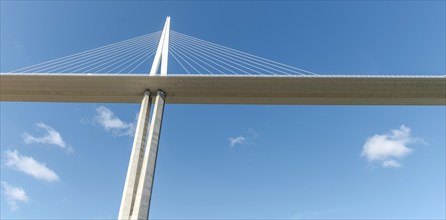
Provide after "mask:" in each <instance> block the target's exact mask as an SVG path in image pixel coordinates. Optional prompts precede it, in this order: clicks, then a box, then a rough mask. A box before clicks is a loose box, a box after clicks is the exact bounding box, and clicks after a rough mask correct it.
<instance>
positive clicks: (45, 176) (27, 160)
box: [4, 150, 60, 182]
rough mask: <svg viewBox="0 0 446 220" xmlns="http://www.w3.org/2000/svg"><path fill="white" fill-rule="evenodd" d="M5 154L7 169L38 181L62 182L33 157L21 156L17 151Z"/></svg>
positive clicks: (9, 151) (54, 173)
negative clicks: (9, 168)
mask: <svg viewBox="0 0 446 220" xmlns="http://www.w3.org/2000/svg"><path fill="white" fill-rule="evenodd" d="M5 154H6V155H5V162H4V164H5V165H6V166H7V167H11V168H13V169H16V170H18V171H21V172H23V173H25V174H27V175H30V176H32V177H34V178H36V179H39V180H44V181H47V182H55V181H58V180H60V179H59V176H58V175H57V174H56V172H54V171H53V170H51V169H49V168H48V167H46V165H45V164H43V163H40V162H38V161H36V160H35V159H34V158H32V157H28V156H23V155H20V153H19V152H18V151H17V150H13V151H12V150H8V151H6V152H5Z"/></svg>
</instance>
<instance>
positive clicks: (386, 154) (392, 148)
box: [361, 125, 425, 168]
mask: <svg viewBox="0 0 446 220" xmlns="http://www.w3.org/2000/svg"><path fill="white" fill-rule="evenodd" d="M413 143H425V142H424V141H423V140H422V139H421V138H415V137H412V136H411V134H410V128H409V127H406V126H404V125H401V127H400V128H399V129H395V130H391V131H390V133H387V134H375V135H373V136H372V137H370V138H369V139H367V141H366V142H365V144H364V146H363V149H362V153H361V157H365V158H367V160H368V161H369V162H377V163H380V164H381V166H383V167H387V168H398V167H401V166H402V164H401V162H400V160H401V159H402V158H404V157H406V156H407V155H409V154H410V153H412V152H413V149H411V148H409V147H408V145H409V144H413Z"/></svg>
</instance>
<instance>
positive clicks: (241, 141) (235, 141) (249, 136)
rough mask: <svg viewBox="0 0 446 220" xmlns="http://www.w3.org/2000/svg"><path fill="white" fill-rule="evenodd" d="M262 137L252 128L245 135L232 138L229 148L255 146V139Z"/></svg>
mask: <svg viewBox="0 0 446 220" xmlns="http://www.w3.org/2000/svg"><path fill="white" fill-rule="evenodd" d="M259 136H260V135H259V133H257V132H256V131H254V129H252V128H250V129H248V131H246V132H245V134H243V135H239V136H236V137H230V138H228V140H229V147H231V148H233V147H235V146H237V145H241V146H242V145H247V144H254V143H253V140H254V139H255V138H258V137H259Z"/></svg>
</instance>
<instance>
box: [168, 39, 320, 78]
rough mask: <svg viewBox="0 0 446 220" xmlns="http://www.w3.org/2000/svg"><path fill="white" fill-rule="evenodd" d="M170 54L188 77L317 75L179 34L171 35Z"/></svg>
mask: <svg viewBox="0 0 446 220" xmlns="http://www.w3.org/2000/svg"><path fill="white" fill-rule="evenodd" d="M169 43H170V44H169V54H170V55H172V57H173V59H174V60H175V61H176V62H177V63H178V64H179V66H181V68H182V69H183V70H184V71H185V72H186V73H187V74H194V75H195V74H199V75H200V74H202V75H316V74H315V73H312V72H310V71H307V70H303V69H299V68H296V67H293V66H289V65H286V64H282V63H279V62H275V61H272V60H269V59H265V58H262V57H259V56H255V55H252V54H249V53H245V52H242V51H239V50H235V49H232V48H229V47H225V46H222V45H219V44H216V43H212V42H209V41H205V40H202V39H199V38H195V37H192V36H189V35H186V34H182V33H178V32H176V31H171V32H170V40H169Z"/></svg>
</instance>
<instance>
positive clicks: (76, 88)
mask: <svg viewBox="0 0 446 220" xmlns="http://www.w3.org/2000/svg"><path fill="white" fill-rule="evenodd" d="M146 89H150V90H151V91H156V90H158V89H161V90H163V91H164V92H165V93H166V95H167V99H166V101H167V103H174V104H177V103H188V104H324V105H446V77H445V76H438V77H386V76H382V77H380V76H374V77H367V76H364V77H358V76H330V77H327V76H312V77H256V76H251V77H249V76H243V77H242V76H179V75H177V76H175V75H174V76H148V75H111V74H108V75H106V74H101V75H99V74H98V75H94V74H68V75H67V74H48V75H42V74H34V75H29V74H26V75H25V74H1V75H0V101H31V102H110V103H118V102H119V103H139V102H140V101H141V98H142V95H143V93H144V91H145V90H146Z"/></svg>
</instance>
